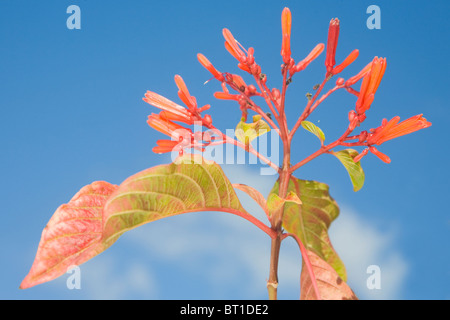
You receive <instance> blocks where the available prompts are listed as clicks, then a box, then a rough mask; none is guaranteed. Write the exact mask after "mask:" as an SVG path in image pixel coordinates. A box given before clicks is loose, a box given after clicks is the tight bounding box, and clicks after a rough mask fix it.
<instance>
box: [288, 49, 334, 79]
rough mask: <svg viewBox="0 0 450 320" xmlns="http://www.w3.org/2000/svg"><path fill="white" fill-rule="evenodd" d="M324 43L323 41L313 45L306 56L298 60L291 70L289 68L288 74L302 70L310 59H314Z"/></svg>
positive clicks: (320, 51)
mask: <svg viewBox="0 0 450 320" xmlns="http://www.w3.org/2000/svg"><path fill="white" fill-rule="evenodd" d="M324 48H325V45H324V44H323V43H319V44H318V45H317V46H315V48H314V49H312V51H311V52H310V53H309V54H308V55H307V56H306V58H305V59H303V60H302V61H300V62H299V63H298V64H297V65H295V66H294V67H293V68H291V70H289V73H290V75H291V76H292V75H293V74H294V73H296V72H300V71H302V70H304V69H305V68H306V67H307V66H308V65H309V64H310V63H311V62H312V61H314V60H315V59H316V58H317V57H318V56H319V55H320V54H321V53H322V51H323V49H324Z"/></svg>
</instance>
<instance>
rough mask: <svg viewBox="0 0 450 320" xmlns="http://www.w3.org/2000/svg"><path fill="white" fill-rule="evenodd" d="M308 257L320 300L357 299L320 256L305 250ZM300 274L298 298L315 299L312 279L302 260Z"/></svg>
mask: <svg viewBox="0 0 450 320" xmlns="http://www.w3.org/2000/svg"><path fill="white" fill-rule="evenodd" d="M307 254H308V258H309V261H310V263H311V266H312V271H313V273H314V278H315V279H314V280H315V283H316V284H317V288H318V291H319V294H320V298H321V299H322V300H358V298H357V297H356V295H355V293H354V292H353V291H352V289H350V287H349V286H348V285H347V283H346V282H345V281H344V280H343V279H342V278H341V277H340V276H339V275H338V274H337V273H336V271H335V270H334V269H333V268H332V267H331V266H330V265H329V264H328V263H327V262H325V261H324V260H323V259H322V258H321V257H319V256H318V255H317V254H315V253H314V252H312V251H309V250H307ZM302 264H303V266H302V273H301V275H300V286H301V292H300V300H316V299H317V296H316V294H315V291H314V287H313V280H312V279H311V277H310V274H309V272H308V270H307V268H306V266H305V263H304V260H303V263H302Z"/></svg>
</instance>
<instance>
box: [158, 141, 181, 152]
mask: <svg viewBox="0 0 450 320" xmlns="http://www.w3.org/2000/svg"><path fill="white" fill-rule="evenodd" d="M156 144H157V145H156V147H153V149H152V151H153V152H154V153H167V152H172V151H180V150H181V149H180V150H178V149H179V148H177V146H178V145H179V144H180V142H178V141H174V140H158V141H156Z"/></svg>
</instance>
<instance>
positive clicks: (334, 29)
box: [325, 18, 339, 73]
mask: <svg viewBox="0 0 450 320" xmlns="http://www.w3.org/2000/svg"><path fill="white" fill-rule="evenodd" d="M338 39H339V19H338V18H335V19H331V21H330V26H329V28H328V42H327V56H326V58H325V66H326V68H327V73H331V71H332V70H333V67H334V65H335V64H336V60H335V57H336V47H337V44H338Z"/></svg>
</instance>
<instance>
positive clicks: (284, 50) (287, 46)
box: [281, 8, 292, 64]
mask: <svg viewBox="0 0 450 320" xmlns="http://www.w3.org/2000/svg"><path fill="white" fill-rule="evenodd" d="M291 23H292V17H291V11H290V10H289V8H284V9H283V12H282V13H281V34H282V37H283V40H282V43H281V56H282V57H283V62H284V63H285V64H288V63H289V61H290V60H291Z"/></svg>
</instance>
